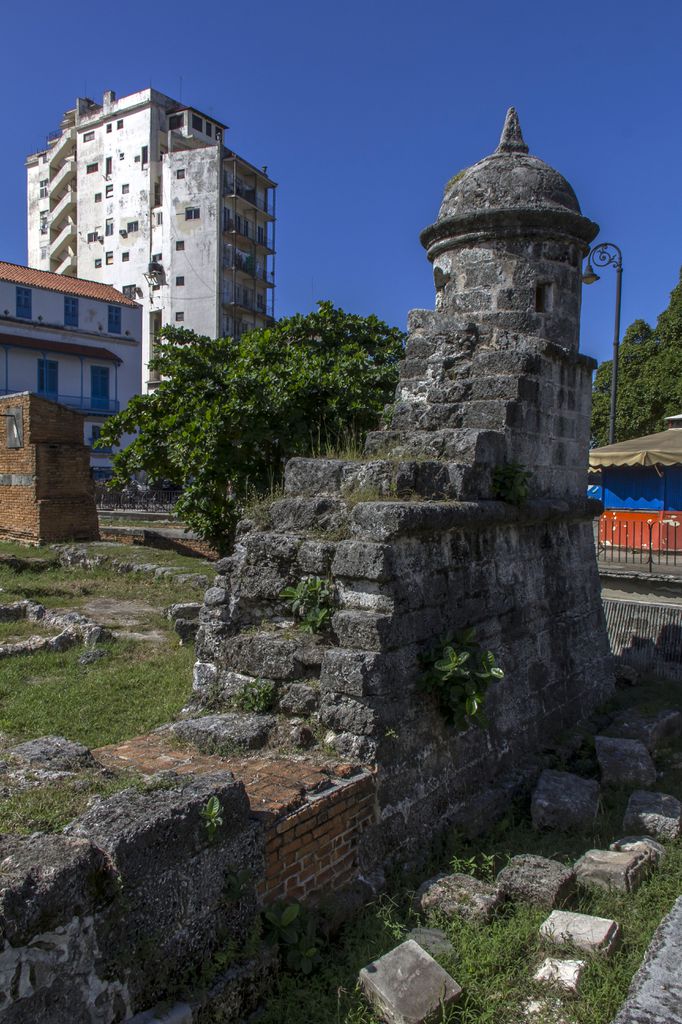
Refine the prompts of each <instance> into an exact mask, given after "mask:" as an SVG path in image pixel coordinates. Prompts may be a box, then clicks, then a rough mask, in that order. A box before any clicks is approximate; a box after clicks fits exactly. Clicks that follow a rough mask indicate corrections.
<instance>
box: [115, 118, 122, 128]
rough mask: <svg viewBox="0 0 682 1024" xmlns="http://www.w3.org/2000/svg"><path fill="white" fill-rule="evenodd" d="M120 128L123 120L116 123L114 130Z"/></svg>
mask: <svg viewBox="0 0 682 1024" xmlns="http://www.w3.org/2000/svg"><path fill="white" fill-rule="evenodd" d="M122 127H123V118H121V120H120V121H117V122H116V128H122Z"/></svg>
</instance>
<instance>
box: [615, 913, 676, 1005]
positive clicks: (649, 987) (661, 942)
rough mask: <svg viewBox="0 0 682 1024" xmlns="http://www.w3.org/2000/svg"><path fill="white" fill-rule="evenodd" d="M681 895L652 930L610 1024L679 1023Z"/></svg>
mask: <svg viewBox="0 0 682 1024" xmlns="http://www.w3.org/2000/svg"><path fill="white" fill-rule="evenodd" d="M681 959H682V896H680V898H679V899H678V900H677V902H676V903H675V905H674V906H673V908H672V910H671V911H670V913H669V914H668V915H667V917H665V918H664V919H663V921H662V922H661V924H660V926H659V927H658V929H657V930H656V933H655V934H654V937H653V939H652V941H651V944H650V946H649V948H648V950H647V952H646V955H645V957H644V962H643V964H642V966H641V967H640V969H639V970H638V971H637V974H636V975H635V977H634V978H633V981H632V984H631V985H630V990H629V992H628V997H627V999H626V1000H625V1003H624V1004H623V1006H622V1007H621V1009H620V1012H619V1013H618V1015H617V1016H616V1018H615V1020H614V1021H613V1024H682V973H681V972H680V960H681Z"/></svg>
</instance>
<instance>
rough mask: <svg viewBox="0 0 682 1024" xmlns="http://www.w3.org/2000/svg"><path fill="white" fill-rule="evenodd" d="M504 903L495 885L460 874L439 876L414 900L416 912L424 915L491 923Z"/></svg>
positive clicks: (423, 887) (418, 890) (501, 894)
mask: <svg viewBox="0 0 682 1024" xmlns="http://www.w3.org/2000/svg"><path fill="white" fill-rule="evenodd" d="M503 903H504V895H503V893H502V892H501V891H500V889H499V888H498V887H497V886H496V885H491V884H490V883H489V882H481V881H480V880H479V879H478V878H472V876H471V875H461V874H454V875H436V877H435V878H430V879H429V880H428V881H426V882H424V883H423V884H422V885H420V887H419V888H418V889H417V892H416V893H415V896H414V905H415V908H417V909H419V910H421V911H422V913H428V912H429V911H432V910H437V911H439V912H440V913H441V914H444V915H445V917H462V918H464V919H465V920H466V921H490V920H491V918H492V917H493V915H494V913H495V911H496V910H497V909H498V908H499V907H500V906H501V905H502V904H503Z"/></svg>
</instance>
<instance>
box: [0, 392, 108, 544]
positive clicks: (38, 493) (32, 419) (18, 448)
mask: <svg viewBox="0 0 682 1024" xmlns="http://www.w3.org/2000/svg"><path fill="white" fill-rule="evenodd" d="M0 414H4V415H0V420H1V422H0V537H2V538H4V539H8V540H21V541H26V542H28V543H48V542H52V541H59V540H70V539H75V540H96V539H97V537H98V528H97V510H96V507H95V494H94V484H93V482H92V479H91V476H90V457H89V454H88V450H87V448H86V447H85V445H84V444H83V418H82V416H80V415H79V414H78V413H75V412H72V411H71V410H70V409H66V408H65V407H64V406H62V405H58V404H57V403H56V402H51V401H49V400H47V399H44V398H41V397H40V396H38V395H33V394H30V393H22V394H19V395H8V396H7V397H5V398H3V399H0ZM10 414H11V416H12V419H10V418H8V416H9V415H10Z"/></svg>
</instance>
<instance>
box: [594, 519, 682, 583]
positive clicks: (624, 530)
mask: <svg viewBox="0 0 682 1024" xmlns="http://www.w3.org/2000/svg"><path fill="white" fill-rule="evenodd" d="M596 541H597V559H598V560H599V561H600V562H606V563H611V562H613V563H618V564H619V565H623V566H625V565H631V566H632V567H633V568H634V567H639V568H644V569H647V570H648V571H649V572H652V571H653V570H654V569H659V568H663V569H665V568H666V567H669V568H674V567H676V566H678V565H679V566H680V567H682V523H681V522H679V521H678V519H677V518H676V517H671V518H666V519H659V518H654V517H652V518H650V519H649V518H647V519H644V518H634V517H633V518H632V519H630V518H627V517H621V516H618V517H614V516H613V515H611V514H609V513H608V512H605V513H604V514H603V515H602V516H600V518H599V520H598V525H597V537H596Z"/></svg>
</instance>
